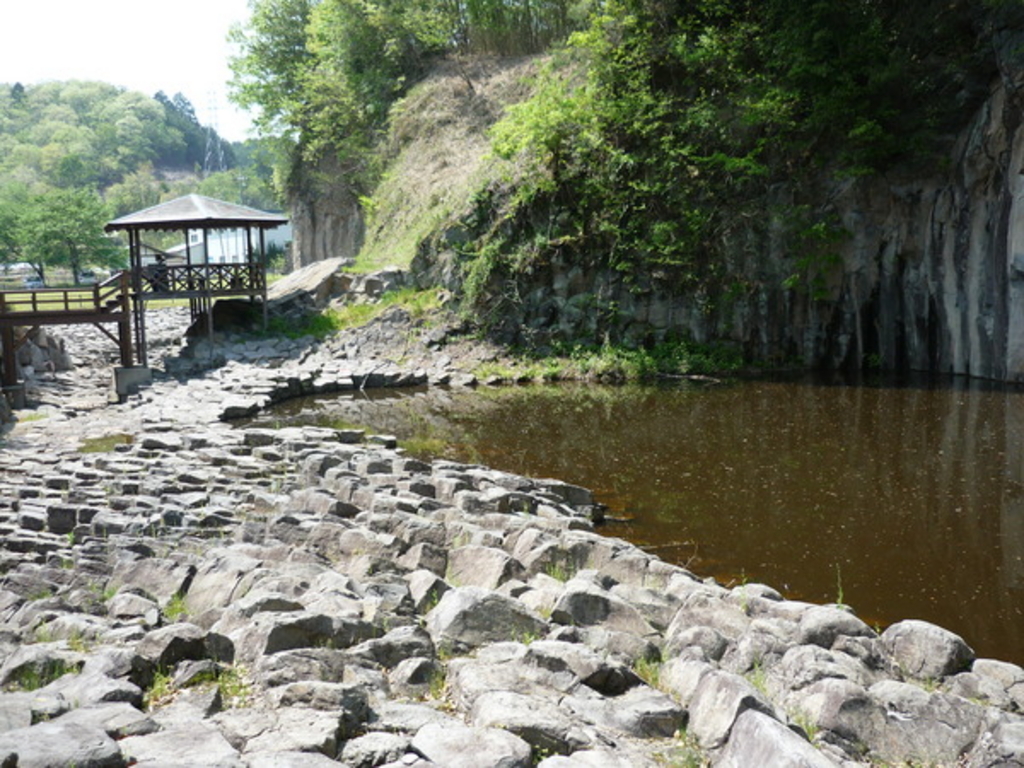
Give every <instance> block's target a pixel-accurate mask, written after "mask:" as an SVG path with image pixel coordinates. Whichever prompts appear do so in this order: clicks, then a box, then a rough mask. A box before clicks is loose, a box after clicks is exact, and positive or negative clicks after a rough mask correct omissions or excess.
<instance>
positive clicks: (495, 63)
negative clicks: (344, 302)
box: [358, 57, 543, 269]
mask: <svg viewBox="0 0 1024 768" xmlns="http://www.w3.org/2000/svg"><path fill="white" fill-rule="evenodd" d="M542 60H543V59H542V58H540V57H527V58H515V59H505V58H482V57H481V58H472V59H464V58H463V59H458V60H455V59H449V60H446V61H444V62H441V63H440V64H439V66H438V67H437V68H436V69H435V70H434V72H433V73H431V75H429V76H428V77H427V78H426V79H425V80H423V82H421V83H419V84H418V85H417V86H416V87H415V88H413V89H412V91H410V93H409V95H408V96H406V97H405V98H404V99H403V100H402V101H400V102H399V103H398V104H396V105H395V107H394V108H393V110H392V114H391V121H390V124H391V129H390V132H389V134H388V137H387V144H386V148H385V150H384V151H385V156H386V160H387V170H386V172H385V174H384V178H383V180H382V181H381V183H380V184H379V185H378V187H377V189H376V190H375V191H374V194H373V196H372V198H371V200H370V201H369V202H368V204H367V205H366V209H367V231H366V241H365V245H364V246H363V249H362V251H361V253H360V255H359V259H358V262H359V263H358V266H359V268H361V269H375V268H378V267H382V266H385V265H392V264H393V265H397V266H407V265H408V264H409V262H410V261H411V260H412V257H413V255H414V254H415V252H416V246H417V244H418V243H419V242H420V241H421V240H422V239H423V238H424V237H426V236H427V235H428V234H429V233H430V232H432V231H433V230H434V229H435V228H436V227H437V226H438V225H439V224H440V223H441V222H443V221H445V220H446V219H448V218H450V217H451V216H452V215H453V214H454V213H458V212H462V211H463V210H465V209H466V207H467V205H468V202H469V199H470V196H471V195H472V193H473V192H474V191H475V190H476V189H477V188H478V187H479V185H480V183H481V180H482V179H484V178H486V177H487V176H488V175H490V174H493V173H495V172H496V170H495V167H494V166H495V164H496V163H497V162H498V161H497V160H495V159H494V158H492V157H491V156H490V144H489V142H488V139H487V130H488V129H489V128H490V127H491V126H492V125H494V123H495V122H496V121H497V120H499V119H500V118H501V117H502V116H503V114H504V111H505V108H506V107H507V106H508V105H510V104H515V103H518V102H520V101H522V100H523V99H525V98H526V97H527V96H529V94H530V80H531V76H532V75H534V74H536V72H537V70H538V67H539V66H540V64H541V62H542Z"/></svg>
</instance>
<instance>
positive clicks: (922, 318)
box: [293, 29, 1024, 381]
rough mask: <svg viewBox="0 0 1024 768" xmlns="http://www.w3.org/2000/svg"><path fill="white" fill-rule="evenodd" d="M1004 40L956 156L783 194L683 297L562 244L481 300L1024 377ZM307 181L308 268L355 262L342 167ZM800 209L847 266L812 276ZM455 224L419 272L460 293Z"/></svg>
mask: <svg viewBox="0 0 1024 768" xmlns="http://www.w3.org/2000/svg"><path fill="white" fill-rule="evenodd" d="M993 39H994V40H995V43H996V45H995V54H996V55H995V63H996V69H995V70H994V71H995V72H996V73H997V76H996V77H995V78H994V79H993V82H992V83H991V85H990V88H989V93H988V97H987V99H985V101H984V102H983V104H982V105H981V107H980V108H978V109H977V110H976V111H975V112H974V114H973V115H972V116H971V117H970V118H969V119H967V120H965V127H964V128H963V130H962V131H961V132H960V134H959V135H958V136H957V137H956V138H955V141H954V140H951V141H950V150H949V152H948V154H947V161H946V162H942V163H936V164H934V165H933V166H931V167H927V168H923V169H922V168H917V169H913V170H909V169H893V170H892V171H891V172H888V173H886V174H883V175H881V176H876V177H872V178H861V179H856V180H853V179H848V180H845V181H838V182H832V183H830V184H827V185H826V184H823V185H822V187H821V188H819V189H817V190H808V189H798V190H797V189H792V188H790V187H789V186H788V185H785V184H783V185H778V186H776V187H773V188H772V189H771V190H769V191H768V193H767V194H766V196H765V199H764V203H763V207H762V214H761V215H760V216H758V217H750V220H749V222H739V223H737V224H736V226H735V227H734V231H733V233H732V234H731V235H729V241H728V244H727V246H726V250H727V253H728V255H727V257H726V262H727V263H726V264H725V267H724V270H723V271H724V273H725V276H724V277H723V278H721V279H719V280H718V281H717V283H716V285H717V286H718V287H716V288H713V289H708V288H704V289H699V290H692V289H691V290H680V289H679V288H678V287H677V286H676V285H673V284H671V283H669V282H668V281H667V280H663V279H662V278H661V277H660V276H658V275H653V276H648V277H646V278H642V279H640V280H635V279H634V280H633V281H632V282H627V280H626V278H625V277H624V276H623V275H622V274H620V273H618V272H615V271H614V270H610V269H606V268H603V267H602V266H601V265H600V264H599V263H598V260H597V259H596V258H594V259H592V260H588V258H586V257H581V256H580V255H579V254H571V255H569V254H563V255H558V254H556V255H553V256H551V257H550V258H549V259H547V260H546V261H544V262H543V263H533V264H531V267H530V270H529V271H528V272H523V273H520V274H517V275H515V276H514V277H512V278H508V277H507V276H506V277H503V278H500V279H495V280H494V281H492V284H491V285H490V290H489V293H490V296H489V297H488V300H486V301H485V302H482V303H483V304H484V305H487V306H489V307H490V309H492V310H494V314H495V315H496V316H499V317H500V325H499V329H500V330H501V331H502V336H503V337H504V338H506V339H507V340H510V341H516V342H530V341H539V342H544V341H547V340H548V339H551V338H556V339H572V340H589V341H592V342H595V343H599V342H601V341H603V340H604V339H605V338H611V339H621V340H623V341H625V342H627V343H637V344H639V343H648V342H651V341H657V340H659V339H662V338H664V337H666V336H668V335H672V334H675V335H684V336H687V337H690V338H692V339H694V340H697V341H714V340H726V341H730V342H732V343H735V344H737V345H739V346H740V347H742V349H743V350H744V352H745V353H746V354H747V355H748V356H750V357H751V358H753V359H757V360H764V361H781V362H786V363H792V362H794V361H798V362H800V363H802V364H804V365H807V366H813V367H825V368H852V369H859V368H864V367H870V366H878V367H881V368H883V369H888V370H900V369H914V370H928V371H935V372H940V373H954V374H967V375H971V376H977V377H984V378H992V379H998V380H1004V381H1022V380H1024V201H1022V196H1024V180H1022V179H1024V177H1022V175H1021V172H1022V170H1024V131H1022V128H1021V123H1022V120H1021V116H1022V94H1024V90H1022V89H1024V54H1022V51H1024V45H1022V44H1021V43H1022V40H1024V32H1021V31H1019V30H1016V29H1014V30H1011V31H1007V32H1004V33H996V34H995V35H994V36H993ZM438 172H441V171H438ZM307 175H308V179H306V180H305V181H304V186H303V189H304V191H303V192H301V193H300V194H299V195H298V196H297V197H296V199H295V203H294V207H293V221H294V224H295V228H296V243H297V246H298V247H297V249H296V250H297V252H298V254H299V255H298V256H297V257H296V259H297V262H296V264H295V266H301V265H303V264H307V263H310V262H312V261H316V260H319V259H323V258H328V257H337V256H341V257H348V256H352V255H354V254H355V253H356V252H357V251H358V249H359V247H360V245H361V243H362V241H363V237H364V226H363V220H362V216H361V214H360V210H359V204H358V200H357V199H356V198H355V197H354V196H353V195H352V194H351V193H350V192H347V191H344V190H339V189H333V190H332V189H331V186H330V185H329V184H323V183H320V182H319V181H317V180H318V179H321V180H322V179H325V178H329V177H331V176H332V170H331V169H330V168H326V167H325V168H320V169H317V171H316V172H315V173H312V172H309V173H307ZM794 202H797V203H810V204H811V206H812V207H813V208H815V209H817V210H818V211H820V212H823V213H825V214H826V215H828V216H829V217H831V218H832V219H833V220H834V221H836V222H837V223H838V224H839V225H840V226H841V227H842V229H843V230H845V232H846V233H847V236H846V237H845V238H844V239H843V240H842V241H841V242H839V243H838V244H837V245H835V246H833V250H834V251H835V256H836V257H837V258H835V259H833V260H831V261H828V262H825V263H822V264H820V265H818V266H817V267H814V266H812V268H811V271H810V274H808V272H807V269H806V265H801V264H800V262H799V259H798V257H797V256H796V255H795V251H796V247H795V245H794V243H793V242H792V239H791V238H788V237H787V236H786V235H785V234H783V230H784V229H785V228H784V227H783V226H782V224H781V223H779V222H777V221H775V219H774V214H773V212H774V211H777V210H778V209H779V207H780V206H787V205H791V204H793V203H794ZM737 218H739V217H737ZM755 219H756V220H755ZM447 221H449V222H450V221H452V219H450V218H449V219H447ZM445 226H448V229H444V231H442V232H440V233H437V234H436V235H435V236H432V237H429V238H427V239H426V240H424V242H423V244H422V245H421V247H420V249H419V251H418V255H417V257H416V259H415V260H414V263H413V271H414V274H415V275H416V279H417V280H418V281H419V282H420V283H421V284H424V285H443V286H445V287H447V288H449V289H451V290H453V291H455V292H456V293H458V291H459V289H460V288H461V281H462V270H461V269H460V268H459V256H458V255H457V253H456V245H457V244H458V243H461V242H464V240H465V239H466V237H465V235H466V233H465V232H463V231H462V229H461V228H460V227H458V226H455V227H451V226H450V225H445ZM442 229H443V227H442ZM431 243H433V244H434V245H430V244H431ZM588 261H589V263H588ZM794 276H797V278H798V279H797V280H795V281H794V280H793V277H794ZM808 277H811V278H816V280H817V282H815V283H814V284H813V286H811V285H810V284H809V282H808Z"/></svg>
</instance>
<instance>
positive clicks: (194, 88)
mask: <svg viewBox="0 0 1024 768" xmlns="http://www.w3.org/2000/svg"><path fill="white" fill-rule="evenodd" d="M248 18H249V8H248V0H163V1H162V2H157V1H156V0H2V1H0V83H18V82H20V83H22V84H23V85H29V84H35V83H40V82H43V81H47V80H101V81H103V82H106V83H113V84H114V85H119V86H123V87H125V88H128V89H130V90H134V91H142V92H143V93H145V94H146V95H147V96H152V95H153V94H155V93H156V92H157V91H163V92H164V93H166V94H167V95H168V96H173V95H174V94H175V93H182V94H184V95H185V97H186V98H187V99H188V100H189V101H191V102H192V105H193V106H194V107H195V109H196V115H197V117H198V118H199V121H200V122H201V123H203V124H204V125H206V124H209V123H213V124H214V125H215V126H216V127H217V129H218V132H219V133H220V134H221V135H222V136H224V137H225V138H226V139H230V140H232V141H241V140H243V139H245V138H246V137H247V136H248V130H249V118H248V116H247V115H245V114H244V113H242V112H240V111H239V110H238V109H237V108H236V107H235V106H234V105H233V104H231V103H230V102H228V100H227V81H228V79H229V78H230V76H231V72H230V70H229V69H228V58H229V56H230V55H231V53H232V49H231V46H230V45H228V43H227V34H228V29H229V28H230V27H231V25H232V24H233V23H235V22H239V21H241V22H245V21H246V20H247V19H248Z"/></svg>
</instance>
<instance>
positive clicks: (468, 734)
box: [412, 724, 532, 768]
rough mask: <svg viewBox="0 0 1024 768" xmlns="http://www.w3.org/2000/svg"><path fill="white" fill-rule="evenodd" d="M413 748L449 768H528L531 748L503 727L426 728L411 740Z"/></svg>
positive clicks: (451, 726)
mask: <svg viewBox="0 0 1024 768" xmlns="http://www.w3.org/2000/svg"><path fill="white" fill-rule="evenodd" d="M412 747H413V749H414V750H415V751H416V752H418V753H419V754H421V755H423V756H424V757H426V758H427V759H428V760H430V761H431V762H432V763H435V764H436V765H443V766H446V768H479V767H480V766H482V765H487V766H493V768H529V766H530V765H531V760H530V757H531V754H532V750H531V749H530V745H529V744H528V743H527V742H525V741H523V739H521V738H519V737H518V736H516V735H515V734H513V733H509V732H508V731H504V730H501V729H500V728H474V727H470V726H465V725H455V724H448V725H439V724H430V725H425V726H423V727H422V728H420V729H419V731H417V733H416V736H415V737H413V740H412Z"/></svg>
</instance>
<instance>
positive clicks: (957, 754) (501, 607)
mask: <svg viewBox="0 0 1024 768" xmlns="http://www.w3.org/2000/svg"><path fill="white" fill-rule="evenodd" d="M308 360H309V357H307V361H308ZM318 364H319V363H318ZM361 364H362V363H361V362H360V361H353V365H354V366H356V367H358V366H359V365H361ZM407 374H408V372H407V371H403V370H398V371H397V374H396V375H397V376H398V377H399V378H401V377H402V376H405V375H407ZM272 377H278V378H277V379H276V381H277V382H278V383H281V382H286V381H289V380H292V381H294V380H298V381H300V382H301V381H304V380H305V379H304V377H303V375H301V374H300V373H299V372H298V370H297V369H296V370H292V369H291V368H290V367H289V364H287V363H282V365H281V366H280V367H278V368H273V369H271V368H266V367H263V366H256V365H253V364H250V363H237V364H235V365H233V366H227V370H226V371H225V370H223V369H222V370H216V371H212V372H210V373H208V374H207V375H205V376H202V377H197V378H194V379H192V380H190V381H187V382H171V381H167V380H158V381H157V382H156V383H155V384H154V386H153V387H152V388H151V389H149V390H146V391H144V392H143V393H142V394H140V395H139V396H136V397H135V398H132V399H131V400H130V401H129V402H127V403H124V404H121V405H117V406H110V407H109V408H105V409H103V410H102V411H97V412H95V413H93V415H92V416H91V417H90V416H89V415H88V414H80V415H79V416H77V417H76V418H74V419H71V418H66V419H59V418H56V417H55V419H54V421H53V422H51V423H49V424H46V423H43V422H32V423H29V424H26V425H25V426H24V427H23V428H22V429H19V430H18V431H16V432H15V433H13V434H12V435H11V436H9V438H8V441H7V444H6V446H5V450H4V451H3V452H2V453H0V533H2V534H3V538H2V547H0V563H2V568H3V572H2V575H0V687H2V689H3V691H2V692H0V760H2V759H8V758H9V759H10V760H11V761H13V760H14V759H15V758H14V757H13V756H14V755H18V758H17V759H18V760H19V763H18V764H25V765H32V764H60V763H61V762H64V763H71V762H74V763H75V764H77V765H128V764H131V763H133V762H135V764H139V765H145V764H147V763H149V764H167V765H175V764H189V765H238V766H266V765H275V766H276V765H284V766H287V765H299V764H300V763H301V764H302V765H303V766H309V765H347V766H366V765H383V766H392V767H393V768H397V766H400V765H401V766H407V765H420V766H429V765H446V766H460V765H466V766H480V765H529V764H538V765H541V766H544V768H557V767H558V766H573V765H581V766H582V765H608V766H620V765H628V766H631V767H632V766H656V765H663V764H666V763H668V764H673V763H678V764H707V763H710V764H720V765H726V766H746V765H803V766H818V765H844V766H851V765H871V764H877V763H879V762H885V763H889V764H900V763H903V762H908V763H922V764H930V765H931V764H934V765H964V766H978V767H981V766H985V767H988V766H997V765H1007V764H1010V765H1012V764H1015V762H1022V761H1024V740H1022V738H1021V734H1022V733H1024V716H1022V715H1021V711H1022V706H1024V704H1022V702H1024V669H1021V668H1020V667H1019V666H1017V665H1014V664H1010V663H1007V662H1002V661H996V660H991V659H976V658H975V655H974V653H973V652H972V651H971V650H970V648H969V647H968V646H967V645H966V643H964V642H963V640H962V639H960V638H958V637H956V636H955V635H953V634H952V633H949V632H948V631H946V630H943V629H941V628H939V627H935V626H933V625H930V624H927V623H924V622H919V621H904V622H900V623H898V624H895V625H893V626H892V627H890V628H889V629H887V630H886V631H885V632H884V633H882V634H881V635H878V634H877V633H876V632H875V631H874V630H873V629H871V628H870V627H869V626H867V625H866V624H865V623H864V622H863V621H861V620H860V619H859V618H857V616H856V615H854V614H853V613H852V612H851V611H850V610H849V609H847V608H845V607H843V606H838V605H825V606H821V605H813V604H810V603H804V602H798V601H790V600H785V599H783V598H782V596H781V595H780V594H779V593H778V592H777V591H776V590H774V589H772V588H771V587H770V586H766V585H760V584H744V585H740V586H737V587H734V588H731V589H730V588H727V587H724V586H722V585H719V584H716V583H715V582H713V581H711V580H706V579H701V578H700V577H699V576H698V575H696V574H694V573H692V572H690V571H688V570H686V569H685V568H681V567H678V566H673V565H670V564H667V563H664V562H662V561H660V560H659V559H658V558H657V557H654V556H652V555H650V554H648V553H646V552H644V551H642V550H640V549H639V548H637V547H635V546H632V545H630V544H628V543H626V542H623V541H621V540H618V539H612V538H607V537H605V536H602V535H601V532H600V530H599V528H598V527H597V524H596V523H595V520H596V519H600V514H601V512H600V507H599V505H596V504H595V503H594V499H593V497H592V495H591V494H590V492H589V491H587V490H586V489H584V488H579V487H576V486H572V485H568V484H565V483H560V482H558V481H553V480H534V479H531V478H526V477H522V476H518V475H511V474H507V473H503V472H499V471H495V470H492V469H489V468H487V467H482V466H476V465H465V464H458V463H454V462H450V461H434V462H424V461H420V460H417V459H413V458H411V457H409V456H407V455H406V454H404V453H403V452H402V451H401V450H398V449H395V448H392V447H388V445H389V444H390V442H391V441H390V440H387V439H381V440H375V439H373V437H374V436H372V435H365V434H363V433H361V432H355V431H351V430H334V429H327V428H319V427H286V428H282V429H268V428H255V427H248V428H247V427H237V426H232V425H231V424H228V423H226V422H224V421H223V420H222V417H223V410H224V403H225V402H227V401H228V400H229V399H231V398H238V397H241V396H245V397H248V396H249V395H243V393H244V392H247V391H249V390H247V389H246V388H248V387H256V388H263V389H261V394H260V395H259V397H265V396H266V394H267V392H268V391H274V390H273V389H272V388H271V389H267V388H265V387H267V386H268V385H267V382H268V381H270V380H271V378H272ZM274 386H276V384H275V385H274ZM304 386H305V385H303V384H300V385H299V389H300V390H302V389H303V387H304ZM291 390H292V387H289V391H291ZM101 428H102V429H103V430H106V431H107V432H109V433H114V434H119V435H126V436H128V437H129V438H130V439H128V440H117V441H113V442H111V443H109V444H105V445H104V446H103V447H104V448H105V450H99V451H96V452H86V453H83V452H80V451H79V447H80V441H81V438H82V436H83V435H85V434H92V432H93V430H100V429H101ZM43 444H45V445H46V446H47V450H46V451H40V450H39V446H40V445H43Z"/></svg>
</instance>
